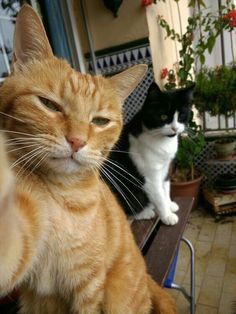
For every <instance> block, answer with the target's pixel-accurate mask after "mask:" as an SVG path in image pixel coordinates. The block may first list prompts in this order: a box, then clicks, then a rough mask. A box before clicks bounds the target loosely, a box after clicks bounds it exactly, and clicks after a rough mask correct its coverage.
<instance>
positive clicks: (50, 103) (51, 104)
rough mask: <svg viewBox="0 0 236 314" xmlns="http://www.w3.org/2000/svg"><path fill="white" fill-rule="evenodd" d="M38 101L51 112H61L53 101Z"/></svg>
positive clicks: (41, 98) (45, 99)
mask: <svg viewBox="0 0 236 314" xmlns="http://www.w3.org/2000/svg"><path fill="white" fill-rule="evenodd" d="M39 99H40V101H41V102H42V103H43V105H44V106H45V107H47V108H48V109H51V110H52V111H56V112H61V109H60V107H59V105H58V104H56V103H54V102H53V101H51V100H49V99H47V98H44V97H39Z"/></svg>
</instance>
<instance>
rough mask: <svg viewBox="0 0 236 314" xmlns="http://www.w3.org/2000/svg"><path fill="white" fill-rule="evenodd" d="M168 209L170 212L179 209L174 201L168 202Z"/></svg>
mask: <svg viewBox="0 0 236 314" xmlns="http://www.w3.org/2000/svg"><path fill="white" fill-rule="evenodd" d="M170 210H171V212H172V213H175V212H177V211H178V210H179V205H178V204H177V203H175V202H170Z"/></svg>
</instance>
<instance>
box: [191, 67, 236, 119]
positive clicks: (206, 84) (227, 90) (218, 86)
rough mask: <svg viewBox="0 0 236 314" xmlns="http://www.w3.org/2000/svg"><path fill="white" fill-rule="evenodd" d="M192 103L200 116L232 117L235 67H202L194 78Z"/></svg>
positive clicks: (234, 100)
mask: <svg viewBox="0 0 236 314" xmlns="http://www.w3.org/2000/svg"><path fill="white" fill-rule="evenodd" d="M195 83H196V86H195V93H194V103H195V107H196V108H197V110H198V112H199V113H200V114H203V113H204V112H208V113H209V114H210V115H212V116H216V115H219V114H221V115H225V116H227V117H229V116H232V115H233V114H234V113H235V111H236V92H235V90H236V65H235V64H231V65H229V66H223V65H222V66H218V67H215V68H207V67H204V68H203V69H202V70H201V71H200V72H199V73H198V74H197V75H196V78H195Z"/></svg>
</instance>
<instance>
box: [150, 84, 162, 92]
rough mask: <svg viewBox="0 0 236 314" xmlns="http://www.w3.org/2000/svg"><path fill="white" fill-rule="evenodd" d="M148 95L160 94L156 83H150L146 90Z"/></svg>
mask: <svg viewBox="0 0 236 314" xmlns="http://www.w3.org/2000/svg"><path fill="white" fill-rule="evenodd" d="M148 93H151V94H152V93H155V95H156V94H161V93H162V91H161V89H160V87H159V86H158V85H157V83H156V82H152V84H151V85H150V86H149V88H148Z"/></svg>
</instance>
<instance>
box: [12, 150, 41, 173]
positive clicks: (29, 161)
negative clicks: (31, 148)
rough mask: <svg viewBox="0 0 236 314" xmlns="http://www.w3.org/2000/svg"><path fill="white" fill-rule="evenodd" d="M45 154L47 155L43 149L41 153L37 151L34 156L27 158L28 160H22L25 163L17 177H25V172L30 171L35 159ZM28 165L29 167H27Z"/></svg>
mask: <svg viewBox="0 0 236 314" xmlns="http://www.w3.org/2000/svg"><path fill="white" fill-rule="evenodd" d="M44 153H45V150H43V151H42V148H41V150H40V151H36V152H34V153H33V154H32V155H30V156H27V158H25V159H24V160H22V161H21V162H25V163H24V164H23V165H22V166H21V167H20V170H19V171H18V172H17V174H16V176H17V177H18V178H19V177H20V175H23V174H24V173H25V171H27V169H29V167H30V166H31V165H32V164H33V163H34V161H35V159H37V158H39V157H40V156H41V155H43V154H44ZM27 164H28V166H27V167H26V165H27Z"/></svg>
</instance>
